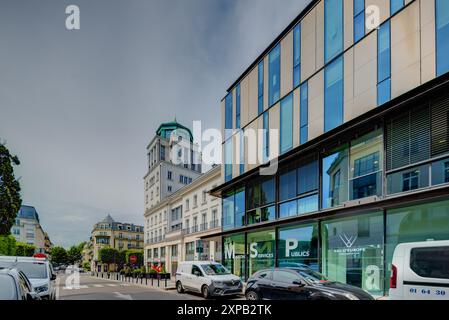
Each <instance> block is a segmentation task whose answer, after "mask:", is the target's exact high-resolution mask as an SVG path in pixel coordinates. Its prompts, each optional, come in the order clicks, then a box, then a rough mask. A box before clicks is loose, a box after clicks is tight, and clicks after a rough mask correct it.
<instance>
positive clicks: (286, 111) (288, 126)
mask: <svg viewBox="0 0 449 320" xmlns="http://www.w3.org/2000/svg"><path fill="white" fill-rule="evenodd" d="M280 113H281V115H280V120H281V121H280V122H281V123H280V131H281V132H280V146H279V147H280V154H284V153H286V152H287V151H289V150H291V149H292V148H293V94H292V93H291V94H289V95H288V96H287V97H285V98H284V99H282V101H281V111H280Z"/></svg>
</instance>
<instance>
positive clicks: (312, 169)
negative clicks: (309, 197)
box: [298, 159, 318, 195]
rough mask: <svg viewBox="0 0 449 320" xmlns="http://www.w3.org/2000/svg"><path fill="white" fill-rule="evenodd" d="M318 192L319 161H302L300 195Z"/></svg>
mask: <svg viewBox="0 0 449 320" xmlns="http://www.w3.org/2000/svg"><path fill="white" fill-rule="evenodd" d="M315 190H318V160H315V159H309V160H304V161H301V163H300V164H299V167H298V194H299V195H301V194H305V193H309V192H312V191H315Z"/></svg>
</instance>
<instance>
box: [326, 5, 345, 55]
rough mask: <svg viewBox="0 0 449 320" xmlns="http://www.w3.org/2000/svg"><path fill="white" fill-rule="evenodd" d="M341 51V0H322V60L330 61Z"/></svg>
mask: <svg viewBox="0 0 449 320" xmlns="http://www.w3.org/2000/svg"><path fill="white" fill-rule="evenodd" d="M342 52H343V1H341V0H325V1H324V60H325V63H328V62H330V61H331V60H332V59H334V58H336V57H337V56H338V55H339V54H341V53H342Z"/></svg>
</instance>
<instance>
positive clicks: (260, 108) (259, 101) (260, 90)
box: [257, 61, 264, 114]
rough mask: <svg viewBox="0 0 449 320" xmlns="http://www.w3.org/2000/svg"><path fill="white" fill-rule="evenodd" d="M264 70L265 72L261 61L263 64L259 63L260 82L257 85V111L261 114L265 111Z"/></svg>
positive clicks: (258, 75)
mask: <svg viewBox="0 0 449 320" xmlns="http://www.w3.org/2000/svg"><path fill="white" fill-rule="evenodd" d="M263 70H264V63H263V61H261V62H259V65H258V67H257V77H258V80H257V83H258V85H257V92H258V94H257V97H258V98H257V106H258V107H257V110H258V112H259V114H261V113H262V112H263V110H264V107H263V87H264V85H263V83H264V80H263V74H264V71H263Z"/></svg>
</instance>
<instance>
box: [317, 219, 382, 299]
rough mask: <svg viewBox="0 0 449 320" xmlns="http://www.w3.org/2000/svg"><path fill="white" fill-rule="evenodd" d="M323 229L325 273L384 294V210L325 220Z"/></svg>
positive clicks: (330, 276) (369, 290) (371, 291)
mask: <svg viewBox="0 0 449 320" xmlns="http://www.w3.org/2000/svg"><path fill="white" fill-rule="evenodd" d="M321 232H322V234H321V239H322V257H323V258H322V272H323V274H325V275H326V276H328V277H329V278H330V279H331V280H335V281H340V282H343V283H347V284H350V285H354V286H356V287H359V288H362V289H364V290H366V291H368V292H370V293H371V294H372V295H374V296H382V295H383V293H384V279H383V278H384V267H383V266H384V260H383V243H384V224H383V213H382V212H379V213H373V214H363V215H358V216H352V217H349V218H344V219H335V220H329V221H325V222H322V227H321Z"/></svg>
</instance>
